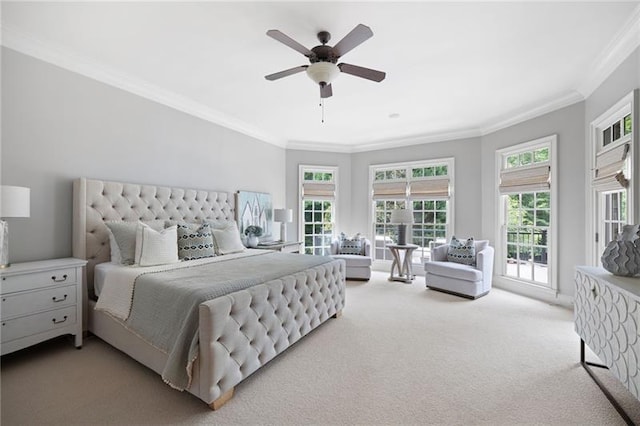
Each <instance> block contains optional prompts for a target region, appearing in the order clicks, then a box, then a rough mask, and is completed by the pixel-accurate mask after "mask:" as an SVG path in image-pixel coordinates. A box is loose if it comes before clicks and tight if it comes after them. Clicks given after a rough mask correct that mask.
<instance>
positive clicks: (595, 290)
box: [591, 287, 598, 297]
mask: <svg viewBox="0 0 640 426" xmlns="http://www.w3.org/2000/svg"><path fill="white" fill-rule="evenodd" d="M591 293H592V294H593V297H598V290H597V289H596V288H595V287H593V288H592V289H591Z"/></svg>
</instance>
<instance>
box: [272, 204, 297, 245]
mask: <svg viewBox="0 0 640 426" xmlns="http://www.w3.org/2000/svg"><path fill="white" fill-rule="evenodd" d="M273 220H274V221H275V222H280V240H281V241H282V242H285V241H287V223H289V222H293V210H291V209H273Z"/></svg>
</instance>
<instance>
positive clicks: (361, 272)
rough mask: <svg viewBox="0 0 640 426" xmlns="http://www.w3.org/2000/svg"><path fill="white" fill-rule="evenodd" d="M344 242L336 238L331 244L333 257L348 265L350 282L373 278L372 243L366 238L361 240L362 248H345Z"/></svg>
mask: <svg viewBox="0 0 640 426" xmlns="http://www.w3.org/2000/svg"><path fill="white" fill-rule="evenodd" d="M341 243H342V240H341V239H339V238H335V239H334V240H333V241H332V242H331V249H330V250H331V257H333V258H334V259H343V260H344V261H345V262H346V264H347V276H346V278H347V279H348V280H365V281H369V279H370V278H371V264H372V262H373V259H372V257H371V241H369V240H368V239H366V238H361V239H360V248H359V249H358V248H354V247H344V245H343V244H341Z"/></svg>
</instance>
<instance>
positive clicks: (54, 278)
mask: <svg viewBox="0 0 640 426" xmlns="http://www.w3.org/2000/svg"><path fill="white" fill-rule="evenodd" d="M51 279H52V280H53V282H56V283H61V282H63V281H66V280H67V274H64V275H63V276H62V279H58V277H56V276H55V275H54V276H52V277H51Z"/></svg>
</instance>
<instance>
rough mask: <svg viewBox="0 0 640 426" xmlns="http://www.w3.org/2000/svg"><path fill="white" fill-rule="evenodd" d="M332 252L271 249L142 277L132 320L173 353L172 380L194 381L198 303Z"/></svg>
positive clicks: (167, 370)
mask: <svg viewBox="0 0 640 426" xmlns="http://www.w3.org/2000/svg"><path fill="white" fill-rule="evenodd" d="M331 260H332V259H331V258H330V257H324V256H304V255H299V254H291V253H277V252H266V253H265V254H260V255H256V256H250V257H244V258H239V259H230V260H228V261H221V262H214V263H208V264H204V265H198V266H193V267H188V268H180V269H175V270H172V271H166V272H153V273H147V274H143V275H140V276H139V277H138V278H136V281H135V287H134V293H133V302H132V305H131V315H130V316H129V318H128V319H127V321H126V323H127V326H128V327H129V328H130V329H131V330H133V331H134V332H135V333H137V334H138V335H139V336H141V337H142V338H143V339H145V340H146V341H148V342H149V343H151V344H152V345H153V346H155V347H156V348H158V349H160V350H162V351H164V352H165V353H167V354H168V361H167V364H166V365H165V367H164V371H163V372H162V378H163V380H164V381H165V382H166V383H168V384H169V385H170V386H172V387H174V388H176V389H179V390H184V389H187V388H188V387H189V385H190V383H191V365H192V363H193V361H194V360H195V359H196V357H197V356H198V350H199V344H198V342H199V341H198V329H199V317H198V315H199V311H198V306H199V305H200V304H201V303H202V302H205V301H207V300H210V299H214V298H216V297H220V296H224V295H226V294H229V293H233V292H235V291H238V290H243V289H246V288H248V287H252V286H255V285H257V284H262V283H265V282H268V281H271V280H274V279H276V278H280V277H284V276H286V275H291V274H295V273H297V272H301V271H304V270H306V269H309V268H313V267H314V266H318V265H322V264H324V263H327V262H330V261H331Z"/></svg>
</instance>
